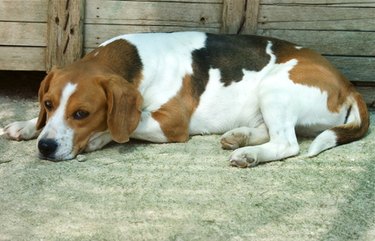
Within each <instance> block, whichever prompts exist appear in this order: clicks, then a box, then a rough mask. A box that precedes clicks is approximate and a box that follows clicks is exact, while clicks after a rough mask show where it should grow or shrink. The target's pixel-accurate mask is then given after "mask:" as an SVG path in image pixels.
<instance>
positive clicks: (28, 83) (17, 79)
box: [0, 70, 46, 99]
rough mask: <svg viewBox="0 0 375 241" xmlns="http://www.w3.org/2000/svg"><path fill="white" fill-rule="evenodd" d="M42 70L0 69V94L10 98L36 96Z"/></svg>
mask: <svg viewBox="0 0 375 241" xmlns="http://www.w3.org/2000/svg"><path fill="white" fill-rule="evenodd" d="M45 75H46V73H45V72H43V71H3V70H2V71H0V95H3V96H9V97H10V98H28V99H29V98H37V96H38V89H39V85H40V82H41V81H42V80H43V78H44V77H45Z"/></svg>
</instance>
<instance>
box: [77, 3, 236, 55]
mask: <svg viewBox="0 0 375 241" xmlns="http://www.w3.org/2000/svg"><path fill="white" fill-rule="evenodd" d="M236 1H238V0H236ZM222 5H223V0H183V1H182V0H165V1H164V0H159V1H155V0H142V1H140V0H132V1H108V0H87V1H86V10H85V12H86V18H85V42H84V46H85V51H86V52H87V51H90V50H91V49H92V48H94V47H96V46H98V44H100V43H102V42H103V41H105V40H107V39H109V38H111V37H114V36H117V35H119V34H125V33H135V32H158V31H161V32H171V31H189V30H197V31H204V32H210V33H219V32H220V28H221V22H222Z"/></svg>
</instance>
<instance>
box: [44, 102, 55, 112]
mask: <svg viewBox="0 0 375 241" xmlns="http://www.w3.org/2000/svg"><path fill="white" fill-rule="evenodd" d="M44 106H45V107H46V109H47V110H52V108H53V105H52V101H50V100H46V101H44Z"/></svg>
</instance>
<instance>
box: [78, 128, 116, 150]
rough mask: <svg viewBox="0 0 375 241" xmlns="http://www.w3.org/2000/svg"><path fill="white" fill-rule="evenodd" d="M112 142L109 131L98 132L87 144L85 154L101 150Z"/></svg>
mask: <svg viewBox="0 0 375 241" xmlns="http://www.w3.org/2000/svg"><path fill="white" fill-rule="evenodd" d="M111 141H112V136H111V134H110V133H109V131H103V132H98V133H95V134H94V135H92V136H91V137H90V139H89V142H88V143H87V146H86V148H85V152H91V151H95V150H99V149H102V148H103V146H105V145H107V144H108V143H110V142H111Z"/></svg>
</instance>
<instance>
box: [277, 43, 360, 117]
mask: <svg viewBox="0 0 375 241" xmlns="http://www.w3.org/2000/svg"><path fill="white" fill-rule="evenodd" d="M272 49H273V51H274V52H275V54H276V57H277V63H285V62H287V61H289V60H292V59H296V60H297V61H298V63H297V65H296V66H295V67H294V68H293V69H292V70H291V71H290V73H289V74H290V79H291V80H292V81H293V82H294V83H297V84H302V85H307V86H312V87H317V88H319V89H320V90H321V91H325V92H327V95H328V101H327V107H328V109H329V110H330V111H331V112H339V110H340V108H341V106H342V105H343V104H344V103H345V102H346V100H347V98H348V96H349V95H350V94H351V93H352V92H353V91H355V90H354V87H353V86H352V84H351V83H350V82H349V81H348V80H347V79H346V78H345V77H344V76H343V75H342V74H341V73H340V72H339V71H338V70H337V69H336V68H335V67H334V66H333V65H332V64H330V63H329V62H328V60H327V59H326V58H324V57H323V56H322V55H320V54H318V53H317V52H315V51H313V50H310V49H307V48H302V49H296V48H295V46H294V45H293V44H289V43H287V42H284V41H277V42H275V43H274V45H273V47H272Z"/></svg>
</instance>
